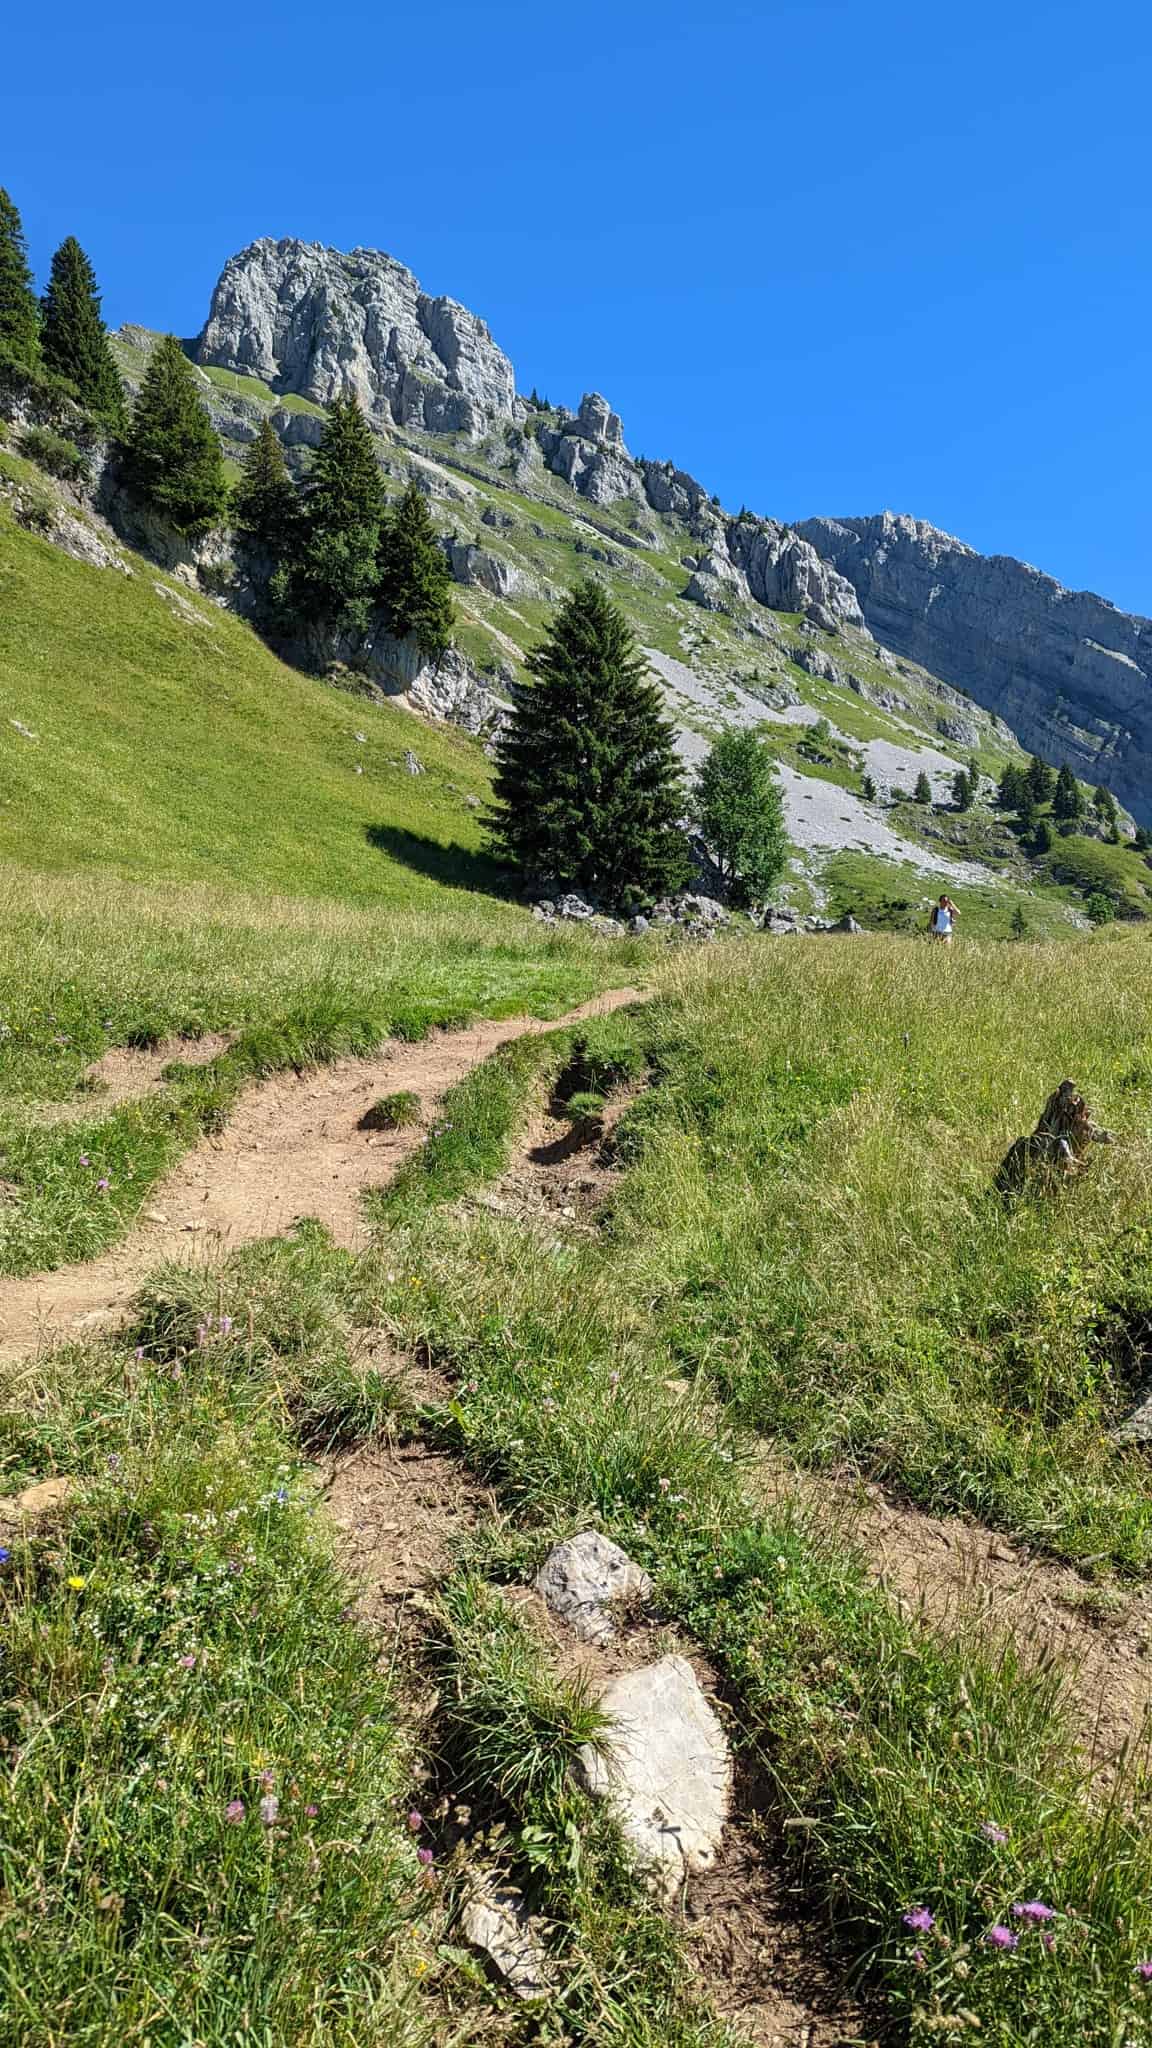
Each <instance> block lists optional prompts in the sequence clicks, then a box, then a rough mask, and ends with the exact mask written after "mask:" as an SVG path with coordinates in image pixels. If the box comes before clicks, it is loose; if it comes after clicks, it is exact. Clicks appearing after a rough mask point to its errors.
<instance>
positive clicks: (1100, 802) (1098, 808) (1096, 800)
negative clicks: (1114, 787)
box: [1092, 782, 1120, 839]
mask: <svg viewBox="0 0 1152 2048" xmlns="http://www.w3.org/2000/svg"><path fill="white" fill-rule="evenodd" d="M1092 809H1093V811H1094V812H1095V814H1096V816H1097V817H1098V818H1099V820H1100V823H1101V824H1102V825H1104V826H1106V827H1107V828H1108V830H1109V831H1110V832H1111V834H1112V837H1113V838H1114V839H1118V838H1119V836H1120V835H1119V831H1118V826H1119V822H1120V814H1119V812H1118V811H1117V808H1116V799H1115V797H1114V796H1113V794H1112V791H1111V790H1110V789H1106V788H1105V786H1104V784H1103V783H1102V782H1101V783H1098V784H1097V786H1096V788H1095V789H1094V790H1093V792H1092Z"/></svg>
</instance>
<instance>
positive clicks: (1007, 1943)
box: [984, 1926, 1020, 1949]
mask: <svg viewBox="0 0 1152 2048" xmlns="http://www.w3.org/2000/svg"><path fill="white" fill-rule="evenodd" d="M984 1939H985V1941H986V1942H987V1943H988V1946H989V1948H1000V1949H1008V1948H1015V1947H1016V1944H1017V1942H1018V1941H1019V1939H1020V1936H1019V1935H1018V1934H1013V1932H1012V1929H1011V1928H1010V1927H1001V1926H996V1927H990V1928H989V1929H988V1932H987V1934H986V1935H985V1936H984Z"/></svg>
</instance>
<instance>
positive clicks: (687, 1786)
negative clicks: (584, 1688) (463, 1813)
mask: <svg viewBox="0 0 1152 2048" xmlns="http://www.w3.org/2000/svg"><path fill="white" fill-rule="evenodd" d="M600 1706H601V1709H602V1711H603V1713H604V1715H605V1720H606V1726H605V1728H604V1731H603V1735H602V1737H601V1740H600V1742H599V1743H598V1744H595V1745H594V1744H592V1743H588V1744H586V1745H585V1746H584V1748H582V1749H581V1750H580V1752H579V1756H578V1759H577V1764H578V1769H579V1772H580V1776H581V1778H582V1779H583V1781H584V1784H585V1785H586V1787H587V1789H588V1791H589V1792H590V1793H591V1795H592V1797H593V1798H596V1799H610V1800H611V1801H612V1802H613V1804H614V1806H615V1808H616V1812H617V1815H618V1817H619V1821H620V1826H621V1831H622V1833H623V1835H624V1839H625V1841H626V1842H627V1843H628V1844H629V1846H630V1848H631V1850H632V1853H633V1855H634V1857H635V1859H636V1863H637V1865H638V1867H639V1868H640V1869H641V1870H642V1871H643V1872H644V1873H645V1875H646V1876H647V1877H648V1879H649V1881H650V1882H651V1883H652V1885H653V1887H654V1888H655V1889H656V1890H658V1891H660V1892H662V1893H663V1894H664V1895H665V1897H673V1896H674V1895H675V1893H676V1892H677V1891H678V1890H679V1888H680V1885H681V1884H682V1883H683V1881H684V1879H685V1877H686V1876H688V1875H689V1874H691V1873H692V1872H695V1871H702V1870H708V1869H710V1867H711V1866H712V1864H713V1863H714V1862H715V1860H716V1851H717V1849H718V1847H719V1843H720V1837H721V1835H722V1833H723V1830H724V1823H725V1820H726V1819H727V1816H728V1801H729V1796H730V1787H731V1760H730V1757H729V1753H728V1744H727V1741H726V1739H725V1736H724V1730H723V1729H722V1728H721V1726H720V1723H719V1721H718V1720H717V1718H716V1715H715V1713H714V1711H713V1709H712V1707H711V1706H710V1705H709V1703H708V1700H707V1699H706V1698H705V1696H704V1693H703V1691H702V1689H701V1686H700V1682H699V1680H698V1679H697V1677H696V1673H695V1672H694V1671H693V1669H692V1666H691V1665H690V1664H689V1663H687V1662H686V1660H685V1659H684V1658H683V1657H663V1658H661V1660H660V1662H659V1663H658V1664H647V1665H645V1666H643V1668H642V1669H641V1670H639V1671H626V1672H624V1673H623V1674H622V1675H621V1676H620V1677H619V1678H615V1679H613V1680H612V1681H611V1683H610V1684H608V1685H607V1686H606V1687H605V1688H604V1691H603V1692H602V1693H601V1695H600Z"/></svg>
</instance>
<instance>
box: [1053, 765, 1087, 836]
mask: <svg viewBox="0 0 1152 2048" xmlns="http://www.w3.org/2000/svg"><path fill="white" fill-rule="evenodd" d="M1052 816H1053V817H1054V818H1059V819H1060V820H1061V821H1062V822H1063V823H1069V824H1074V823H1075V822H1076V820H1077V819H1078V818H1082V817H1083V816H1084V792H1083V790H1082V789H1081V787H1080V784H1079V783H1078V782H1077V780H1076V777H1075V775H1074V774H1073V772H1072V769H1071V768H1070V767H1069V765H1068V763H1067V761H1065V763H1064V766H1063V767H1062V768H1061V770H1060V773H1059V775H1058V776H1057V777H1056V794H1055V795H1054V797H1053V798H1052Z"/></svg>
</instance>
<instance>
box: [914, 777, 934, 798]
mask: <svg viewBox="0 0 1152 2048" xmlns="http://www.w3.org/2000/svg"><path fill="white" fill-rule="evenodd" d="M913 801H914V802H915V803H918V804H930V803H931V801H932V784H931V783H930V782H929V780H928V777H927V776H926V775H925V773H924V770H923V769H921V770H920V773H919V775H918V776H917V777H916V788H915V790H914V792H913Z"/></svg>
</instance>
